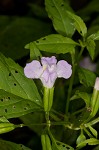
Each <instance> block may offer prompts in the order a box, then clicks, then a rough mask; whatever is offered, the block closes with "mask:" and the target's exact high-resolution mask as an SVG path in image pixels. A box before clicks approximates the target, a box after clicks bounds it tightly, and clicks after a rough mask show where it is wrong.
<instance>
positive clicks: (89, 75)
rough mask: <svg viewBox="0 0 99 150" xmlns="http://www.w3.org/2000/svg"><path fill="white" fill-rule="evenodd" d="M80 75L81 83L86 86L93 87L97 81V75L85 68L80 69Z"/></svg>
mask: <svg viewBox="0 0 99 150" xmlns="http://www.w3.org/2000/svg"><path fill="white" fill-rule="evenodd" d="M78 75H79V80H80V83H81V84H83V85H84V86H88V87H90V86H91V87H93V86H94V83H95V79H96V75H95V74H94V73H93V72H91V71H89V70H87V69H84V68H81V67H79V69H78Z"/></svg>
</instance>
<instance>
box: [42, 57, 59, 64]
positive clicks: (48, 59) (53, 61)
mask: <svg viewBox="0 0 99 150" xmlns="http://www.w3.org/2000/svg"><path fill="white" fill-rule="evenodd" d="M41 63H42V65H53V64H56V63H57V59H56V57H55V56H52V57H42V58H41Z"/></svg>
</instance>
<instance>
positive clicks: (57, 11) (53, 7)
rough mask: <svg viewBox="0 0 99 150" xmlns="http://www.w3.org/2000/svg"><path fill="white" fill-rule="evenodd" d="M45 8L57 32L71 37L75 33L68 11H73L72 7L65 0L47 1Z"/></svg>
mask: <svg viewBox="0 0 99 150" xmlns="http://www.w3.org/2000/svg"><path fill="white" fill-rule="evenodd" d="M45 7H46V10H47V12H48V16H49V18H51V20H52V22H53V26H54V28H55V30H56V31H57V32H58V33H60V34H62V35H64V36H69V37H71V36H72V35H73V33H74V31H75V27H74V26H73V21H72V19H71V18H70V17H68V14H67V12H66V10H69V11H72V9H71V8H70V6H69V5H68V4H67V3H65V2H64V1H63V0H45Z"/></svg>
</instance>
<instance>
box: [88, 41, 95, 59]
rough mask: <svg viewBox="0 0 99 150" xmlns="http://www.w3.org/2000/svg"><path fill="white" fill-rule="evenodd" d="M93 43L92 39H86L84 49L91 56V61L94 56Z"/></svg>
mask: <svg viewBox="0 0 99 150" xmlns="http://www.w3.org/2000/svg"><path fill="white" fill-rule="evenodd" d="M95 46H96V44H95V42H94V40H93V39H89V38H88V39H87V41H86V48H87V50H88V52H89V54H90V56H91V58H92V59H94V56H95Z"/></svg>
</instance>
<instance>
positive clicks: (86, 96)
mask: <svg viewBox="0 0 99 150" xmlns="http://www.w3.org/2000/svg"><path fill="white" fill-rule="evenodd" d="M91 6H92V7H93V4H92V3H91V2H90V7H91ZM90 7H88V8H86V9H85V10H82V12H83V11H85V12H86V10H87V9H88V10H90V9H89V8H90ZM45 8H46V11H47V13H48V16H49V18H50V19H51V20H52V23H53V27H54V29H55V31H56V33H55V32H54V33H53V31H52V30H51V34H49V35H47V36H44V37H41V38H40V39H38V40H35V41H33V42H30V43H28V44H27V45H26V46H25V49H26V51H27V53H28V50H27V49H29V50H30V57H29V60H26V62H25V64H24V69H23V68H22V67H21V66H19V65H18V64H17V63H15V62H14V61H13V60H12V59H11V58H6V57H5V56H4V55H3V54H1V53H0V134H3V133H7V132H11V131H12V130H13V132H11V133H15V132H16V131H17V130H14V129H16V128H18V129H19V128H22V127H24V128H25V127H28V129H29V131H30V133H31V134H32V138H31V139H30V141H29V142H28V144H27V145H26V146H27V147H26V146H24V145H20V144H16V143H13V142H9V141H6V140H1V139H0V143H1V144H0V147H1V148H2V149H5V148H6V147H7V148H8V149H10V150H13V148H14V149H15V150H21V149H23V150H31V149H35V146H34V147H32V146H31V144H30V143H31V141H33V140H34V139H35V141H36V138H34V139H33V137H34V132H35V133H36V136H37V139H40V141H39V142H40V143H41V144H37V145H36V147H37V149H42V150H74V149H75V150H78V149H92V150H96V149H97V148H98V149H99V138H98V131H99V129H98V126H97V123H99V117H98V115H99V77H98V76H99V71H98V70H99V69H97V68H98V61H97V57H98V56H99V51H98V50H97V47H96V45H98V43H97V41H98V40H99V26H98V29H97V26H96V24H95V23H93V24H92V25H90V27H89V28H88V29H87V26H86V24H85V22H84V21H86V19H89V18H90V17H89V16H87V17H85V20H83V19H82V18H84V16H83V15H84V13H82V12H80V11H79V12H78V14H79V16H78V15H76V14H75V13H74V11H73V10H72V8H71V6H70V5H69V3H68V2H67V1H66V2H65V1H64V0H54V1H53V0H45ZM82 14H83V15H82ZM86 14H87V12H86ZM88 14H89V13H88ZM88 14H87V15H88ZM40 15H41V14H40ZM46 16H47V15H46ZM80 16H82V18H81V17H80ZM89 21H90V20H89ZM22 27H23V26H22ZM48 27H49V26H48ZM47 29H48V28H47ZM94 29H95V32H94ZM95 49H96V51H95ZM86 51H87V52H86ZM85 52H86V53H85ZM85 54H86V55H87V56H86V57H84V56H85ZM94 60H95V62H94ZM28 61H29V62H28ZM57 78H59V79H58V80H56V79H57ZM39 79H40V80H39ZM65 79H66V80H65ZM13 118H18V119H19V120H18V122H17V123H15V122H14V121H13ZM30 129H31V130H30ZM8 134H9V133H8ZM71 135H72V136H71ZM29 136H30V135H29ZM22 137H23V136H22ZM36 142H38V141H36ZM39 142H38V143H39ZM2 143H4V144H2ZM32 143H33V142H32ZM29 144H30V145H29ZM91 145H93V147H92V146H91ZM94 146H97V147H96V148H95V147H94ZM28 147H29V148H28ZM31 147H32V148H31Z"/></svg>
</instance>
